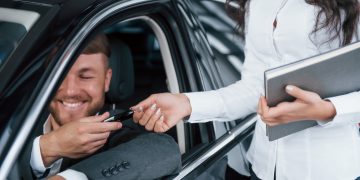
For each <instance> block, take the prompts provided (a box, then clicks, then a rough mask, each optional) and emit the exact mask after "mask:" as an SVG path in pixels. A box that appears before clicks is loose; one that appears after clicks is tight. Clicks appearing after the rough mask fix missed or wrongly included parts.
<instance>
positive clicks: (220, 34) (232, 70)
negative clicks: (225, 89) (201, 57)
mask: <svg viewBox="0 0 360 180" xmlns="http://www.w3.org/2000/svg"><path fill="white" fill-rule="evenodd" d="M193 4H194V6H195V8H194V9H195V10H196V13H197V15H198V17H199V20H200V22H201V23H202V25H203V27H204V29H205V32H206V36H207V39H208V41H209V44H210V47H211V49H212V50H213V52H214V55H215V57H216V62H217V63H216V64H217V67H218V69H219V72H221V73H220V77H221V79H222V81H223V85H224V86H227V85H230V84H232V83H234V82H236V81H237V80H240V79H241V71H242V65H243V62H244V58H245V57H244V52H243V51H244V50H243V46H244V40H243V38H242V37H240V36H239V34H238V33H237V32H236V29H235V27H236V22H235V21H234V20H233V19H231V18H230V17H229V15H228V14H227V12H226V9H225V3H224V2H220V1H213V0H201V1H194V2H193Z"/></svg>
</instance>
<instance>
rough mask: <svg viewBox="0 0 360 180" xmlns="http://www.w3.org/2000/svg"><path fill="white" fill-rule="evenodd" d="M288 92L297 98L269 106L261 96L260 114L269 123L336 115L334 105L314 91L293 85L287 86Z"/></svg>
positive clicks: (322, 119)
mask: <svg viewBox="0 0 360 180" xmlns="http://www.w3.org/2000/svg"><path fill="white" fill-rule="evenodd" d="M286 92H287V93H288V94H289V95H291V96H293V97H295V98H296V100H295V101H293V102H282V103H279V104H278V105H277V106H275V107H269V106H268V105H267V102H266V100H265V98H264V97H263V96H262V97H260V100H259V104H258V114H259V115H260V116H261V119H262V120H263V121H264V122H265V123H266V124H267V125H269V126H275V125H278V124H284V123H289V122H294V121H300V120H320V121H330V120H331V119H332V118H333V117H334V116H335V115H336V110H335V107H334V105H333V104H332V103H331V102H330V101H326V100H323V99H321V97H320V96H319V95H318V94H316V93H314V92H310V91H305V90H302V89H300V88H298V87H296V86H291V85H288V86H286Z"/></svg>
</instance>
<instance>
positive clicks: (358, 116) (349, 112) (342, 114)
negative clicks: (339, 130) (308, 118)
mask: <svg viewBox="0 0 360 180" xmlns="http://www.w3.org/2000/svg"><path fill="white" fill-rule="evenodd" d="M356 96H359V92H353V93H349V94H345V95H341V96H336V97H331V98H326V99H327V100H329V101H330V102H331V103H332V104H333V105H334V107H335V109H336V115H335V117H334V118H333V119H332V120H331V121H329V122H319V121H318V124H319V125H321V126H324V127H327V126H334V125H337V124H345V123H359V122H360V106H358V105H357V104H358V103H359V102H358V98H356Z"/></svg>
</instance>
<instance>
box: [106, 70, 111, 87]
mask: <svg viewBox="0 0 360 180" xmlns="http://www.w3.org/2000/svg"><path fill="white" fill-rule="evenodd" d="M111 77H112V69H111V68H108V70H107V71H106V74H105V92H108V91H109V88H110V82H111Z"/></svg>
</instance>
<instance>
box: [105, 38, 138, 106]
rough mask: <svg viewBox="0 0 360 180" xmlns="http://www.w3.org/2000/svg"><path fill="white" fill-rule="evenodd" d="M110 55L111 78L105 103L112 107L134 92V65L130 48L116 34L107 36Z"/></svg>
mask: <svg viewBox="0 0 360 180" xmlns="http://www.w3.org/2000/svg"><path fill="white" fill-rule="evenodd" d="M108 39H109V43H110V47H111V55H110V58H109V65H110V67H111V69H112V78H111V82H110V88H109V91H108V92H107V93H106V103H107V104H110V105H111V106H112V109H117V108H124V107H117V104H119V103H121V102H123V101H125V100H126V99H127V98H129V97H130V96H132V94H133V93H134V67H133V59H132V55H131V52H130V48H129V47H128V46H127V45H126V44H125V43H124V42H122V41H121V40H120V39H119V38H117V37H116V36H108Z"/></svg>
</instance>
